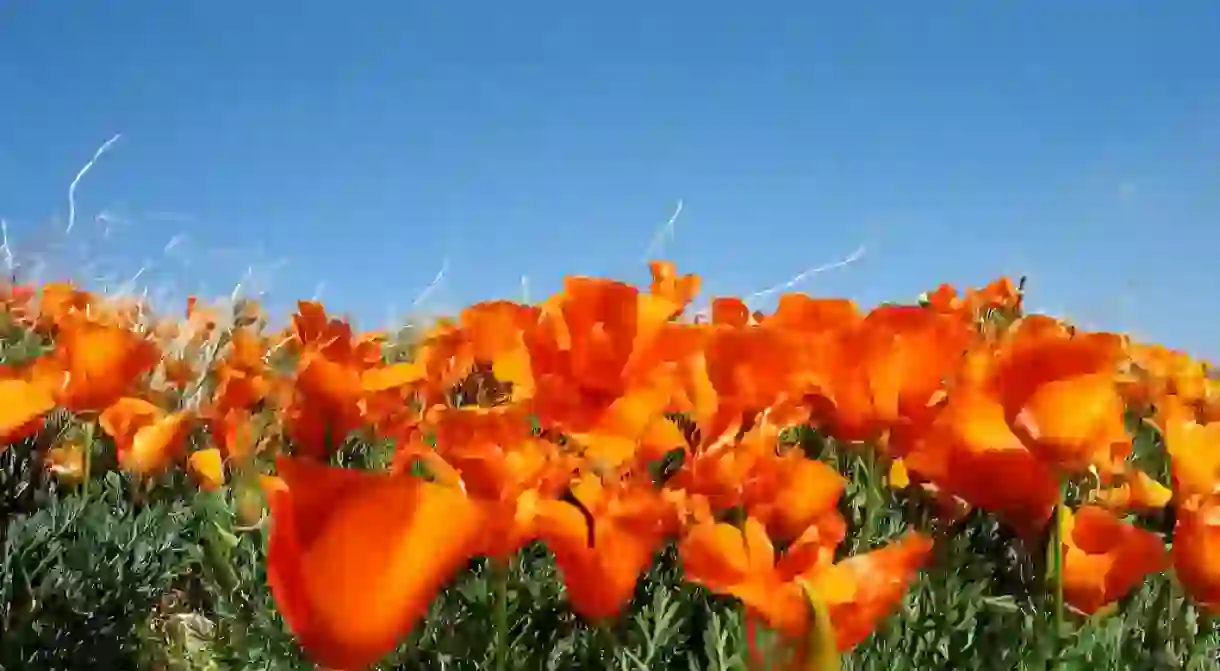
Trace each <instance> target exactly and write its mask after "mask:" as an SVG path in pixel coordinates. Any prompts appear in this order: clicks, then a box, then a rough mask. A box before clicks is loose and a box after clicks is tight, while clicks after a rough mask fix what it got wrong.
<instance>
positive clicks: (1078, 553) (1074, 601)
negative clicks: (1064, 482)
mask: <svg viewBox="0 0 1220 671" xmlns="http://www.w3.org/2000/svg"><path fill="white" fill-rule="evenodd" d="M1062 520H1063V521H1062V532H1061V534H1060V536H1061V538H1063V593H1064V596H1065V597H1066V598H1067V602H1068V603H1069V604H1071V605H1072V607H1073V608H1075V609H1077V610H1079V611H1081V612H1083V613H1086V614H1090V615H1091V614H1093V613H1095V612H1097V611H1098V610H1099V609H1101V608H1102V607H1103V606H1105V605H1106V604H1109V603H1112V602H1114V601H1116V600H1118V599H1120V598H1122V597H1123V596H1124V595H1126V594H1127V593H1128V592H1130V591H1131V590H1132V589H1134V588H1135V587H1136V586H1137V585H1139V584H1140V582H1142V581H1143V580H1144V577H1145V576H1147V575H1148V574H1149V573H1156V572H1159V571H1162V570H1164V569H1166V568H1168V565H1169V561H1168V556H1167V555H1166V553H1165V544H1164V542H1162V541H1161V539H1160V537H1158V536H1157V535H1156V534H1154V533H1152V532H1150V531H1146V530H1144V529H1140V528H1138V527H1134V526H1131V525H1130V524H1127V523H1125V522H1123V521H1121V520H1119V519H1118V518H1117V517H1115V516H1114V514H1113V513H1111V512H1109V511H1107V510H1106V509H1104V508H1100V507H1098V506H1084V507H1082V508H1080V510H1077V511H1076V512H1075V514H1073V513H1072V512H1071V511H1070V510H1065V511H1064V513H1063V518H1062Z"/></svg>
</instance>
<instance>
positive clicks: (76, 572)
mask: <svg viewBox="0 0 1220 671" xmlns="http://www.w3.org/2000/svg"><path fill="white" fill-rule="evenodd" d="M124 489H125V488H124V485H123V482H122V480H121V479H120V478H119V477H118V476H114V475H111V476H108V477H107V478H106V479H105V480H104V483H103V486H102V487H101V488H100V491H96V493H95V495H94V496H93V497H92V498H89V499H84V498H81V497H64V498H51V499H50V500H49V501H48V503H47V505H45V506H43V507H41V508H39V509H38V510H37V511H36V512H34V513H32V514H29V515H15V516H12V517H11V518H10V519H7V520H6V524H5V539H4V541H5V542H4V548H3V554H2V555H0V609H2V610H0V639H2V640H3V641H4V645H3V646H2V647H0V667H3V668H4V669H78V668H87V667H96V668H106V669H127V668H137V667H138V666H140V660H141V654H142V650H143V645H142V640H143V637H142V634H143V632H144V631H145V629H146V625H147V622H148V620H149V618H150V616H151V615H152V614H153V612H154V611H155V610H156V609H157V608H158V606H159V604H160V603H161V601H162V600H163V599H164V598H165V597H166V596H167V595H169V594H170V593H172V591H173V590H174V589H175V587H176V585H177V584H178V582H179V580H180V579H181V578H182V577H183V576H185V575H187V574H188V572H189V553H188V550H187V548H188V547H189V546H190V542H189V538H188V535H189V533H190V530H189V525H188V524H187V522H188V518H189V512H188V511H187V510H186V508H185V506H184V505H182V504H176V505H175V504H168V503H167V504H160V505H156V506H147V507H142V508H136V507H135V506H132V505H130V504H129V503H127V501H126V496H125V491H124Z"/></svg>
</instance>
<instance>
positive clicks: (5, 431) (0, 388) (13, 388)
mask: <svg viewBox="0 0 1220 671" xmlns="http://www.w3.org/2000/svg"><path fill="white" fill-rule="evenodd" d="M54 407H55V399H54V398H52V397H51V394H50V393H49V392H48V391H47V390H46V389H44V388H43V387H41V386H40V385H36V384H32V383H30V382H26V381H25V380H0V452H2V451H4V448H5V447H6V446H7V445H8V444H9V443H12V442H15V441H17V440H21V439H22V438H25V437H27V436H29V435H30V434H31V433H33V432H34V431H35V430H37V428H38V422H39V420H41V419H42V417H43V415H45V414H47V413H48V412H50V411H51V410H52V409H53V408H54Z"/></svg>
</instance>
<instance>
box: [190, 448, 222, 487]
mask: <svg viewBox="0 0 1220 671" xmlns="http://www.w3.org/2000/svg"><path fill="white" fill-rule="evenodd" d="M187 466H188V468H190V471H191V475H193V476H194V477H195V480H196V481H198V482H199V487H200V488H201V489H203V490H204V491H209V492H211V491H215V490H217V489H220V488H221V487H223V486H224V484H225V469H224V459H223V458H222V457H221V455H220V450H218V449H217V448H215V447H209V448H205V449H202V450H198V451H196V452H193V453H191V456H190V457H188V458H187Z"/></svg>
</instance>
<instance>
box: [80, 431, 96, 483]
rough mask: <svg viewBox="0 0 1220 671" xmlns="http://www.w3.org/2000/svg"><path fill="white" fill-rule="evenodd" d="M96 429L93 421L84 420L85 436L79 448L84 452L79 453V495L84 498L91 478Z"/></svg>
mask: <svg viewBox="0 0 1220 671" xmlns="http://www.w3.org/2000/svg"><path fill="white" fill-rule="evenodd" d="M96 431H97V425H95V424H94V423H93V422H85V437H84V440H83V441H82V442H81V450H83V451H84V454H83V455H81V481H80V492H81V497H82V498H84V499H86V500H88V498H89V481H90V480H91V479H92V478H93V440H94V433H95V432H96Z"/></svg>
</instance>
